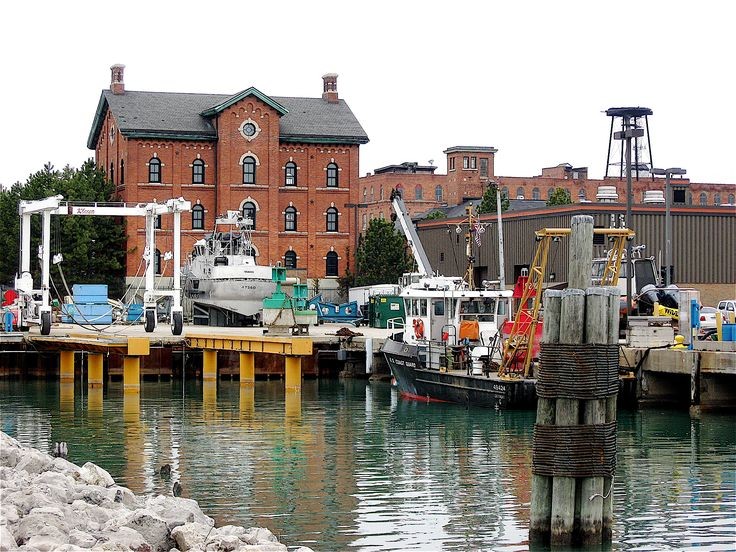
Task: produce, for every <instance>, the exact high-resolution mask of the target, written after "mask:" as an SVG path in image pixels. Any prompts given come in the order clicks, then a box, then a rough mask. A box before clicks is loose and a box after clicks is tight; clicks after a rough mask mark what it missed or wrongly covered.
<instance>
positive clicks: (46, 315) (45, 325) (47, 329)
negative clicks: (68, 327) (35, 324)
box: [41, 312, 51, 335]
mask: <svg viewBox="0 0 736 552" xmlns="http://www.w3.org/2000/svg"><path fill="white" fill-rule="evenodd" d="M50 333H51V313H50V312H42V313H41V335H49V334H50Z"/></svg>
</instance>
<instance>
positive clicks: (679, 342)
mask: <svg viewBox="0 0 736 552" xmlns="http://www.w3.org/2000/svg"><path fill="white" fill-rule="evenodd" d="M670 349H687V345H685V336H682V335H676V336H675V344H674V345H672V346H671V347H670Z"/></svg>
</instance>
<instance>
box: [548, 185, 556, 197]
mask: <svg viewBox="0 0 736 552" xmlns="http://www.w3.org/2000/svg"><path fill="white" fill-rule="evenodd" d="M554 191H555V189H554V188H552V187H549V188H547V199H550V198H551V197H552V192H554Z"/></svg>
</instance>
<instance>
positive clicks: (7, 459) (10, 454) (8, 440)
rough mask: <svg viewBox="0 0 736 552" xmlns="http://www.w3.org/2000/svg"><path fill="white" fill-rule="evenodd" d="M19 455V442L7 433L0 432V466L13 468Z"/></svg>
mask: <svg viewBox="0 0 736 552" xmlns="http://www.w3.org/2000/svg"><path fill="white" fill-rule="evenodd" d="M20 457H21V446H20V443H18V441H16V440H15V439H13V438H12V437H10V436H9V435H6V434H5V433H2V432H0V466H5V467H8V468H14V467H15V466H16V464H18V461H19V460H20Z"/></svg>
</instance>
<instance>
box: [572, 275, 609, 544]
mask: <svg viewBox="0 0 736 552" xmlns="http://www.w3.org/2000/svg"><path fill="white" fill-rule="evenodd" d="M610 294H611V293H610V291H609V290H608V289H607V288H601V287H591V288H588V289H587V290H585V342H586V343H590V344H596V345H598V344H602V345H607V344H608V334H609V332H608V324H609V318H610V317H609V310H610V309H609V304H610V302H609V296H610ZM605 421H606V399H592V400H587V401H583V423H584V424H602V423H604V422H605ZM591 497H595V498H591ZM579 502H580V541H581V543H582V544H583V545H585V546H590V545H595V544H600V543H601V542H602V536H601V535H602V533H601V529H602V522H603V521H602V519H603V478H602V477H585V478H583V479H582V481H581V484H580V497H579Z"/></svg>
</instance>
